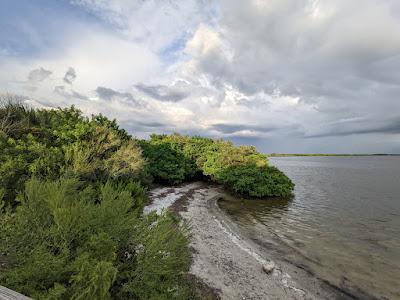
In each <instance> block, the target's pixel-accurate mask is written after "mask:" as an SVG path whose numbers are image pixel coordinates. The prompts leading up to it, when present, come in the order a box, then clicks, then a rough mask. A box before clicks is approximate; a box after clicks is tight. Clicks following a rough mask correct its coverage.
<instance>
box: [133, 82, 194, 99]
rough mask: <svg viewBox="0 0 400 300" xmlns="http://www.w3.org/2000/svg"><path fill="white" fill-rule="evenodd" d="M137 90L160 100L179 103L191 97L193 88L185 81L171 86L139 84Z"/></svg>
mask: <svg viewBox="0 0 400 300" xmlns="http://www.w3.org/2000/svg"><path fill="white" fill-rule="evenodd" d="M135 87H136V89H138V90H139V91H141V92H143V93H144V94H146V95H148V96H150V97H152V98H154V99H157V100H160V101H172V102H177V101H181V100H183V99H185V98H186V97H188V96H189V94H190V92H189V90H190V88H191V86H190V85H189V84H188V83H187V82H185V81H177V82H175V83H174V84H172V85H170V86H166V85H145V84H142V83H141V84H137V85H136V86H135Z"/></svg>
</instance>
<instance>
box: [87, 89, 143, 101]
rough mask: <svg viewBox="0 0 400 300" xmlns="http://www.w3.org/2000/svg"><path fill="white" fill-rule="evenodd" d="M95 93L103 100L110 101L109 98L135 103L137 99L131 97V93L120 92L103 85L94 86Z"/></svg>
mask: <svg viewBox="0 0 400 300" xmlns="http://www.w3.org/2000/svg"><path fill="white" fill-rule="evenodd" d="M95 92H96V94H97V96H99V97H100V98H101V99H103V100H107V101H111V100H125V101H130V102H134V103H137V101H136V100H135V99H134V98H133V96H132V94H130V93H121V92H118V91H115V90H113V89H110V88H106V87H103V86H99V87H97V88H96V91H95Z"/></svg>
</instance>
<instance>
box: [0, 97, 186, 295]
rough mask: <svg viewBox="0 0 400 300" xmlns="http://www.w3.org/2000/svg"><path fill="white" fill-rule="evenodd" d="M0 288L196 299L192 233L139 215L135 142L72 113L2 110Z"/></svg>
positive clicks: (142, 174) (100, 119) (12, 106)
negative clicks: (189, 277)
mask: <svg viewBox="0 0 400 300" xmlns="http://www.w3.org/2000/svg"><path fill="white" fill-rule="evenodd" d="M0 117H1V119H0V147H1V149H2V151H1V152H0V255H2V260H5V261H6V264H5V265H4V267H2V270H1V272H0V284H2V285H5V286H7V287H9V288H12V289H14V290H16V291H19V292H21V293H24V294H26V295H29V296H31V297H33V298H37V299H121V298H129V299H192V298H193V295H192V292H191V288H190V286H189V285H188V283H187V281H186V279H185V274H186V271H187V268H188V264H189V253H188V248H187V243H188V241H187V232H186V229H185V228H184V227H182V225H179V223H178V220H176V219H175V218H174V217H172V216H171V215H166V214H165V215H161V216H157V215H149V216H143V215H142V211H143V207H144V205H145V204H146V201H147V195H146V189H145V187H144V186H143V184H147V183H149V174H148V167H147V164H146V161H145V159H144V158H143V156H142V149H141V147H139V145H138V142H137V141H134V140H132V139H131V138H130V136H129V135H128V134H127V133H126V132H125V131H124V130H121V129H119V127H118V126H117V124H116V122H115V121H110V120H108V119H107V118H105V117H104V116H101V115H99V116H92V118H91V119H89V118H86V117H83V116H82V113H81V112H80V111H79V110H77V109H75V108H74V107H71V108H67V109H56V110H32V109H28V108H26V107H24V106H22V105H20V104H18V103H11V102H10V103H6V104H4V105H3V107H1V108H0Z"/></svg>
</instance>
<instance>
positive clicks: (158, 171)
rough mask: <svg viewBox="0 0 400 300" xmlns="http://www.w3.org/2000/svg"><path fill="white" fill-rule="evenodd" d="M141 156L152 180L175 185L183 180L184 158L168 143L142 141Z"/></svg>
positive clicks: (184, 171)
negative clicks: (146, 163)
mask: <svg viewBox="0 0 400 300" xmlns="http://www.w3.org/2000/svg"><path fill="white" fill-rule="evenodd" d="M141 147H142V149H143V154H144V156H145V158H146V160H147V162H148V164H149V172H150V174H151V175H152V176H153V178H154V179H155V180H156V181H158V182H162V183H169V184H177V183H181V182H183V181H184V180H185V178H186V176H185V173H186V170H185V157H184V156H183V154H182V153H179V152H177V151H176V150H174V149H173V148H172V147H171V145H170V144H168V143H154V142H151V141H150V142H148V141H142V142H141Z"/></svg>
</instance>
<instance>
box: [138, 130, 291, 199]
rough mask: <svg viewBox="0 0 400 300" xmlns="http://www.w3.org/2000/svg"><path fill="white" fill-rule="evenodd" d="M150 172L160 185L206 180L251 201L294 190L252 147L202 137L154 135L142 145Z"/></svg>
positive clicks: (289, 182) (264, 156) (262, 155)
mask: <svg viewBox="0 0 400 300" xmlns="http://www.w3.org/2000/svg"><path fill="white" fill-rule="evenodd" d="M140 145H141V147H142V149H143V155H144V157H145V158H146V159H147V161H148V164H149V167H148V168H149V172H150V174H151V175H152V176H153V177H154V179H155V180H156V181H158V182H162V183H170V184H177V183H181V182H183V181H185V180H191V179H193V178H206V179H209V180H211V181H214V182H217V183H220V184H223V185H224V186H225V187H226V188H228V189H230V190H233V191H234V192H237V193H239V194H242V195H246V196H252V197H276V196H280V197H287V196H290V195H291V194H292V192H293V189H294V184H293V183H292V181H291V180H290V179H289V178H288V177H287V176H286V175H285V174H283V173H282V172H281V171H279V170H278V169H276V168H274V167H269V166H268V159H267V156H266V155H264V154H262V153H259V152H258V151H257V149H256V148H255V147H253V146H239V147H236V146H235V145H233V143H232V142H230V141H224V140H212V139H209V138H203V137H197V136H195V137H190V136H182V135H179V134H172V135H151V137H150V140H148V141H141V142H140Z"/></svg>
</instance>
